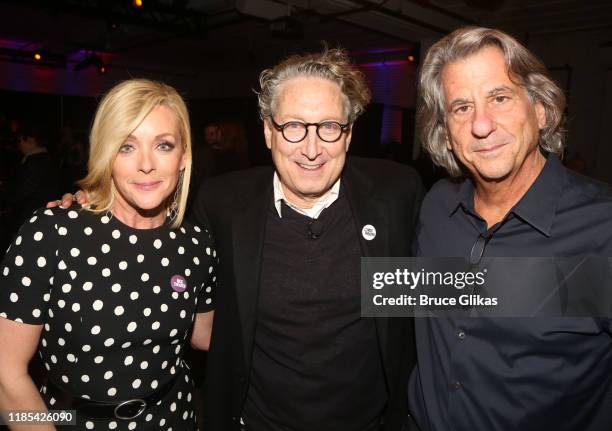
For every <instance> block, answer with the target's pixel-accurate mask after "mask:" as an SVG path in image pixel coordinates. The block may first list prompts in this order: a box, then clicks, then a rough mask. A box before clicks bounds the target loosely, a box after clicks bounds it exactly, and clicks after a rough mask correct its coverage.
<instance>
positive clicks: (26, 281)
mask: <svg viewBox="0 0 612 431" xmlns="http://www.w3.org/2000/svg"><path fill="white" fill-rule="evenodd" d="M21 284H23V285H24V286H26V287H27V286H29V285H30V284H32V280H30V277H22V278H21Z"/></svg>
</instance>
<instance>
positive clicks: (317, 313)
mask: <svg viewBox="0 0 612 431" xmlns="http://www.w3.org/2000/svg"><path fill="white" fill-rule="evenodd" d="M260 85H261V90H260V92H259V108H260V115H261V118H262V120H263V125H264V135H265V140H266V145H267V146H268V148H269V149H270V151H271V154H272V159H273V162H274V169H271V168H267V167H265V168H264V167H260V168H255V169H250V170H246V171H242V172H235V173H231V174H228V175H224V176H221V177H217V178H213V179H211V180H209V181H208V182H206V183H205V184H204V185H203V187H202V189H201V191H200V194H199V196H198V198H197V199H196V201H195V203H194V208H195V214H196V216H197V217H199V218H201V219H204V218H207V219H208V220H209V221H210V223H211V226H212V227H213V232H214V234H215V240H216V248H217V250H218V252H219V256H220V270H219V280H218V282H219V289H218V290H217V293H216V295H217V298H216V303H217V304H218V307H217V309H216V311H215V321H214V324H213V327H214V329H213V331H214V333H213V336H212V344H211V348H210V352H209V357H208V364H207V376H206V385H207V390H206V402H207V403H208V406H207V408H206V411H205V417H204V420H205V426H204V428H205V429H206V430H207V431H217V430H218V431H226V430H249V431H260V430H265V431H280V430H283V431H288V430H291V431H301V430H315V429H316V430H319V431H374V430H376V431H379V430H381V429H389V430H391V429H394V430H395V429H399V428H400V427H401V423H402V422H403V421H404V419H405V417H406V414H407V402H406V399H405V397H406V394H405V392H406V391H405V390H404V388H405V386H406V384H407V379H408V373H409V371H410V368H411V367H409V366H407V364H412V363H414V357H415V353H414V348H413V344H412V343H411V342H410V340H411V339H412V338H413V335H412V332H413V331H412V320H410V319H383V318H376V319H367V318H361V317H360V258H361V257H362V256H406V255H409V254H410V244H411V241H412V235H413V229H414V224H415V220H416V215H417V212H418V207H419V204H420V200H421V195H422V187H421V183H420V180H419V178H418V176H417V175H416V174H415V173H414V171H413V170H411V169H410V168H409V167H405V166H401V165H398V164H394V163H391V162H387V161H382V160H368V159H360V158H347V151H348V149H349V144H350V142H351V136H352V132H353V127H354V123H355V120H356V119H357V117H358V116H359V115H360V114H361V113H362V112H363V110H364V108H365V106H366V105H367V103H368V102H369V100H370V97H371V96H370V91H369V89H368V87H367V85H366V83H365V80H364V77H363V75H362V74H361V72H359V71H358V70H357V69H355V68H354V67H352V66H351V64H350V62H349V60H348V58H347V55H346V53H345V52H344V51H341V50H325V51H324V52H323V53H318V54H310V55H300V56H293V57H290V58H288V59H286V60H284V61H283V62H281V63H280V64H278V65H277V66H275V67H273V68H271V69H267V70H265V71H264V72H263V73H262V74H261V76H260Z"/></svg>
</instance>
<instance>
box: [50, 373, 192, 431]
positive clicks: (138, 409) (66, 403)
mask: <svg viewBox="0 0 612 431" xmlns="http://www.w3.org/2000/svg"><path fill="white" fill-rule="evenodd" d="M180 375H181V374H179V375H177V376H176V377H175V378H174V379H172V380H170V381H169V382H168V383H166V384H165V385H163V386H162V387H161V388H159V389H158V390H157V391H155V392H153V393H152V394H149V395H147V396H146V397H143V398H133V399H131V400H125V401H121V402H119V403H105V402H102V401H93V400H87V399H85V398H80V397H75V396H74V395H73V394H71V393H70V392H68V391H66V390H65V389H63V388H61V387H59V386H57V385H55V384H54V383H52V382H48V383H47V392H46V394H47V395H48V396H50V397H53V398H55V399H56V403H55V404H54V405H53V408H56V409H57V408H61V409H66V410H68V409H74V410H76V411H77V412H79V413H80V414H82V415H84V416H87V417H88V418H90V419H121V420H131V419H135V418H137V417H138V416H140V415H141V414H142V413H143V412H144V411H145V410H146V409H147V407H150V406H152V405H154V404H155V403H156V402H158V401H159V400H161V399H162V398H164V397H165V396H166V394H167V393H168V392H170V389H171V388H172V386H174V384H175V383H176V381H177V378H178V377H179V376H180Z"/></svg>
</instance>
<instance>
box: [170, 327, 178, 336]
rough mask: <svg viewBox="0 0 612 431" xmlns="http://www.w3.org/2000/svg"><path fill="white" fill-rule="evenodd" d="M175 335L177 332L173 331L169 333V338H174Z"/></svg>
mask: <svg viewBox="0 0 612 431" xmlns="http://www.w3.org/2000/svg"><path fill="white" fill-rule="evenodd" d="M177 333H178V330H176V329H173V330H172V331H170V336H171V337H174V336H175V335H176V334H177Z"/></svg>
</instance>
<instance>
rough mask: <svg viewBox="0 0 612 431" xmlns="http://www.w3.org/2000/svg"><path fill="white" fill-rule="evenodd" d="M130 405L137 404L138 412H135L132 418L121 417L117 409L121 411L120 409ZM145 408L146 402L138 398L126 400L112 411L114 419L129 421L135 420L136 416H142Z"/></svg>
mask: <svg viewBox="0 0 612 431" xmlns="http://www.w3.org/2000/svg"><path fill="white" fill-rule="evenodd" d="M132 403H139V404H140V407H138V411H137V412H136V414H135V415H132V416H123V415H122V414H120V413H119V409H121V408H122V407H126V406H129V405H130V404H132ZM146 408H147V402H146V401H145V400H143V399H140V398H135V399H133V400H127V401H124V402H122V403H121V404H119V405H118V406H117V407H115V410H114V411H113V413H114V414H115V417H116V418H117V419H123V420H126V421H127V420H130V419H135V418H137V417H138V416H140V415H141V414H142V412H144V411H145V409H146Z"/></svg>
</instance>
